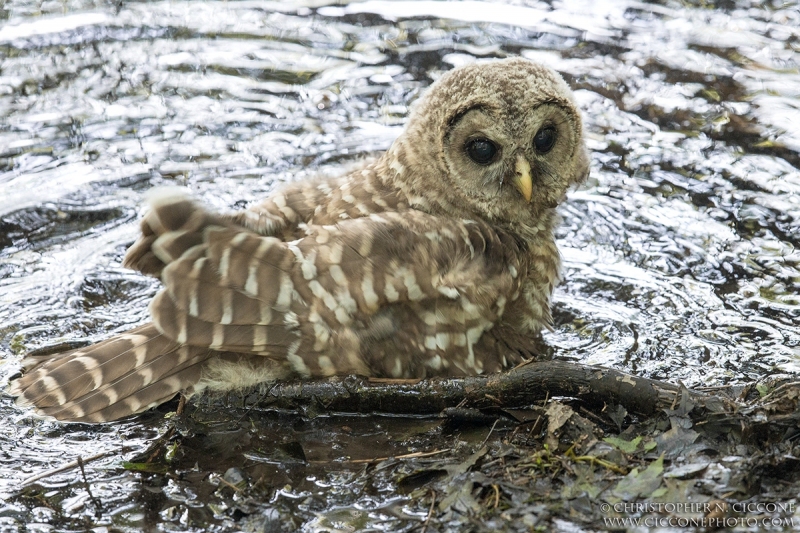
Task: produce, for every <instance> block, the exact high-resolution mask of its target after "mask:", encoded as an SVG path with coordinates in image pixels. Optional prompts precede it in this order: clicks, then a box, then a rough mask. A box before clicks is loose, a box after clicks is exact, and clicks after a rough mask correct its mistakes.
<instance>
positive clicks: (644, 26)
mask: <svg viewBox="0 0 800 533" xmlns="http://www.w3.org/2000/svg"><path fill="white" fill-rule="evenodd" d="M334 4H336V5H334ZM798 42H800V10H798V9H797V5H796V4H781V5H778V4H775V5H769V3H766V4H765V3H758V2H748V1H744V0H741V1H738V2H724V3H720V5H719V6H716V7H715V6H713V5H709V4H707V3H702V5H698V6H693V5H692V4H691V3H682V4H679V3H677V2H661V3H642V2H635V1H630V2H594V1H588V0H586V1H575V2H565V3H562V2H554V3H545V2H535V1H530V2H508V3H488V2H477V1H470V2H460V3H447V2H438V1H425V2H382V1H375V0H371V1H367V2H351V3H347V4H345V5H338V3H333V2H323V1H305V2H302V1H297V2H259V1H241V2H235V1H228V2H211V1H206V2H152V3H150V2H147V3H146V2H119V3H117V2H101V1H97V2H89V1H63V2H44V3H41V2H29V1H13V0H7V1H6V2H5V3H4V4H3V5H2V7H0V116H2V117H3V120H2V121H0V350H1V351H2V354H3V356H4V357H5V364H3V365H2V366H0V369H2V370H0V372H2V374H3V376H4V377H5V378H4V379H7V377H8V376H9V375H10V374H11V373H13V372H14V371H15V369H16V362H17V354H19V353H21V352H22V351H24V350H29V349H34V348H39V347H42V346H46V345H51V344H55V343H59V342H62V341H83V340H84V339H89V340H96V339H100V338H103V337H105V336H107V335H109V334H110V333H111V332H115V331H122V330H124V329H127V328H129V327H130V326H131V325H133V324H135V323H138V322H140V321H142V320H144V319H145V317H146V310H145V306H146V302H147V301H148V299H149V298H150V297H151V296H152V295H153V294H154V292H155V291H156V290H157V286H156V284H154V283H153V282H152V281H150V280H147V279H144V278H142V277H140V276H136V275H134V274H132V273H130V272H127V271H125V270H123V269H122V268H121V267H120V262H121V258H122V254H123V253H124V249H125V248H126V246H127V245H129V244H130V243H131V242H132V240H133V238H134V235H135V233H136V219H137V217H138V216H139V214H140V209H141V204H142V193H143V192H144V191H146V190H147V189H149V188H150V187H152V186H155V185H161V184H179V185H184V186H187V187H189V188H191V189H192V190H193V191H195V193H196V194H197V195H198V196H200V197H201V198H202V199H203V201H205V202H207V203H209V204H211V205H213V206H216V207H217V208H220V209H228V208H231V207H241V206H243V205H245V204H246V203H247V202H249V201H252V200H255V199H258V198H261V197H263V196H264V195H265V194H267V193H268V192H269V191H270V190H272V189H273V188H274V187H275V186H276V184H277V183H280V182H281V181H285V180H294V179H303V178H304V177H306V176H307V175H309V174H313V173H317V172H323V173H330V174H335V173H339V172H341V171H342V169H343V168H346V167H347V166H348V165H351V164H353V163H355V162H357V161H359V160H360V159H361V158H364V157H368V156H371V155H374V154H375V153H376V152H377V151H380V150H382V149H385V148H386V147H387V146H388V145H389V144H390V142H391V140H392V139H393V138H394V137H395V136H396V135H397V133H398V132H399V128H400V127H401V125H402V123H403V120H404V118H405V116H406V113H407V106H408V104H409V103H410V102H411V101H413V99H414V98H415V97H416V95H417V94H418V92H419V90H420V89H421V88H422V87H424V86H427V85H428V84H429V83H430V82H431V80H432V79H435V78H436V77H437V76H438V75H439V74H440V73H441V72H443V71H445V70H448V69H449V68H451V67H452V66H453V65H459V64H462V63H465V62H469V61H473V60H475V59H476V58H483V57H502V56H505V55H509V54H520V55H523V56H526V57H530V58H532V59H535V60H537V61H541V62H544V63H547V64H549V65H551V66H553V67H554V68H555V69H557V70H559V71H560V72H562V73H563V74H564V76H565V77H566V78H567V80H568V81H569V82H570V83H571V85H572V86H573V87H575V88H576V89H577V97H578V100H579V102H580V104H581V107H582V109H583V111H584V113H585V118H586V126H587V130H588V133H589V138H590V147H591V149H592V151H593V158H594V167H593V172H592V178H591V180H590V182H589V184H588V185H587V186H586V187H584V188H582V189H581V190H580V191H576V192H575V193H574V194H572V195H571V199H570V201H569V202H568V203H567V204H566V205H564V206H563V209H562V215H563V217H564V225H563V226H562V228H561V229H560V233H559V237H560V245H561V247H562V250H563V252H564V259H565V272H564V277H565V281H564V283H563V284H562V285H561V287H560V288H559V289H558V292H557V295H556V304H555V314H556V317H557V323H558V324H557V325H558V327H557V329H556V331H555V332H554V333H552V334H548V335H547V337H546V340H547V343H548V345H549V346H550V348H551V351H552V355H553V356H557V357H569V358H575V359H578V360H581V361H584V362H590V363H597V364H603V365H610V366H614V367H617V368H621V369H624V370H629V371H633V372H637V373H639V374H642V375H647V376H651V377H657V378H662V379H670V380H678V379H680V380H682V381H684V382H685V383H686V384H687V385H701V384H709V385H715V384H723V383H731V382H745V381H749V380H752V379H755V378H758V377H761V376H764V375H766V374H770V373H775V372H792V373H794V372H797V371H798V356H800V325H798V324H799V323H800V298H798V294H799V293H800V266H799V264H800V252H798V245H799V243H800V231H799V230H798V228H799V227H800V224H798V218H800V172H798V169H797V167H798V165H799V164H800V157H799V156H798V151H799V150H800V128H798V126H797V124H798V123H800V105H798V101H799V100H798V97H799V96H800V94H799V93H800V68H799V67H798V59H797V49H798ZM4 382H5V381H3V383H4ZM0 412H2V413H3V417H2V419H3V422H2V423H0V442H2V446H0V447H2V449H3V451H4V452H5V455H4V456H3V457H0V500H6V499H8V498H9V497H10V496H11V495H12V494H13V492H14V490H15V487H16V483H17V482H19V481H20V480H21V479H24V478H25V477H27V476H28V475H30V474H31V473H34V472H37V471H41V470H43V469H45V468H48V467H51V466H54V465H56V464H58V463H60V462H61V461H63V460H65V459H67V458H71V457H75V456H76V455H80V454H86V448H87V445H86V439H91V445H90V446H89V447H90V448H91V449H92V450H95V449H105V448H106V447H108V448H109V449H111V448H114V447H115V446H119V443H120V442H124V443H127V444H130V445H131V446H133V447H136V446H137V445H138V446H144V443H145V442H146V441H147V440H148V439H152V438H153V437H154V436H155V435H157V434H158V430H160V429H162V428H163V427H164V422H163V421H162V420H161V419H160V418H159V416H158V415H157V414H156V415H150V416H145V417H142V418H140V419H137V420H135V421H133V422H131V423H123V424H115V425H111V426H108V427H102V428H93V429H92V431H91V432H85V430H84V429H83V428H81V427H79V426H77V427H72V426H67V427H60V426H54V425H51V424H48V423H42V422H40V421H37V420H34V419H32V418H31V417H29V416H28V415H27V414H26V413H20V412H18V411H16V410H14V409H13V408H12V407H11V405H10V402H9V400H8V399H7V398H3V399H2V400H0ZM280 422H282V420H273V419H265V420H260V422H259V424H261V425H259V426H258V427H259V428H261V429H262V430H264V431H266V430H265V429H264V428H265V427H270V428H272V429H271V430H270V431H275V432H276V433H275V434H279V432H278V429H276V428H277V427H278V426H279V423H280ZM337 428H338V426H337V427H334V428H333V429H331V428H329V427H327V428H326V429H322V430H320V431H321V432H322V435H323V438H321V439H319V440H314V439H311V440H306V441H304V449H305V452H306V454H309V453H310V454H313V453H315V451H316V452H319V450H320V449H322V448H323V447H324V446H325V445H327V443H328V442H329V441H330V440H332V439H334V438H335V437H336V436H337V435H340V433H339V429H337ZM398 428H400V426H397V427H395V428H394V429H393V430H391V431H396V432H395V433H392V432H391V431H390V430H389V429H387V430H386V431H390V434H391V435H393V436H395V437H397V442H402V443H406V444H407V445H408V446H414V445H419V443H420V442H423V441H425V439H424V438H423V437H421V436H420V435H423V436H424V435H425V434H426V431H427V429H425V428H416V429H414V430H409V432H408V433H403V432H404V431H405V430H403V429H398ZM248 434H249V433H248ZM265 434H266V433H265ZM82 439H84V440H82ZM348 442H350V443H349V444H347V446H351V447H354V448H348V449H347V451H345V450H343V449H339V450H336V449H334V450H333V456H331V457H330V458H331V459H335V458H336V457H339V458H341V457H344V456H345V455H358V454H359V453H361V454H368V452H370V453H371V451H370V450H365V449H363V448H359V446H362V445H363V444H359V440H358V439H355V440H354V441H353V442H355V443H353V442H351V441H348ZM415 443H416V444H415ZM209 445H210V443H209V442H207V441H204V440H202V439H201V440H200V441H199V442H197V446H198V449H199V448H202V447H204V446H209ZM327 451H328V452H330V451H331V449H330V448H327ZM254 453H255V452H254ZM262 455H263V454H262ZM252 457H261V458H262V459H263V457H262V456H259V455H258V454H256V455H252ZM236 460H239V457H238V456H236ZM234 462H235V461H234ZM278 462H279V463H281V464H283V463H282V462H280V461H278ZM113 464H114V462H113V460H112V459H111V458H108V459H105V460H103V461H101V462H100V463H98V464H94V465H92V468H90V469H88V471H87V474H88V475H89V476H90V479H91V480H92V481H93V483H97V484H98V487H99V486H103V487H106V489H103V490H101V489H99V488H98V489H97V492H96V493H95V496H96V497H101V498H103V500H104V501H107V502H108V506H109V508H114V509H116V510H115V511H114V512H113V513H111V515H110V516H111V518H109V520H110V521H111V523H113V524H115V525H117V526H119V527H122V528H132V529H136V528H139V527H141V525H142V524H143V523H147V524H161V523H171V524H175V526H176V527H188V524H189V523H190V522H191V520H192V518H191V516H190V515H191V513H189V511H187V509H190V508H192V504H191V501H195V500H196V501H201V500H202V501H208V500H207V499H203V498H206V496H207V497H208V498H210V499H212V500H213V497H212V496H209V494H213V493H214V490H216V489H211V488H208V491H209V492H208V494H206V495H205V496H202V497H201V496H197V498H195V500H192V497H189V496H186V495H185V494H184V493H185V491H186V490H189V489H191V488H192V487H195V485H192V484H191V483H189V482H186V483H187V484H185V485H183V484H181V483H184V482H182V481H181V482H175V481H174V480H173V481H169V483H172V484H173V485H174V486H173V485H170V484H169V483H167V481H166V480H162V481H164V483H167V486H166V487H164V488H163V489H164V490H161V487H150V486H147V487H143V486H142V483H143V482H142V481H141V479H140V478H137V477H136V475H135V474H130V473H125V474H122V475H120V474H119V471H118V470H116V469H113V468H112V466H113ZM260 464H270V463H268V462H264V461H263V460H262V461H261V463H260ZM187 468H191V465H188V467H187ZM202 468H208V469H210V470H213V471H214V472H216V473H217V474H218V475H223V474H225V469H221V470H220V469H218V468H216V467H215V466H214V465H212V464H203V465H202ZM263 468H267V467H266V466H264V467H263ZM269 468H271V469H272V470H270V472H271V473H270V474H269V475H270V476H272V477H270V478H269V479H272V480H273V481H274V483H273V485H271V486H272V487H273V488H274V487H279V486H282V484H283V483H290V484H293V486H294V487H300V488H292V487H290V488H289V489H286V490H285V491H284V493H281V494H283V496H281V494H278V495H277V496H275V498H276V500H274V501H273V502H272V505H273V511H270V512H272V513H277V514H276V516H278V518H281V517H284V514H281V513H292V514H293V516H295V518H294V519H295V520H296V521H297V522H296V523H297V525H298V527H299V526H300V525H301V524H302V523H307V524H309V525H308V526H307V527H308V528H312V529H313V527H316V526H319V528H322V527H323V526H324V524H326V523H329V522H330V521H332V520H333V521H336V520H339V521H341V520H342V516H350V518H352V520H351V521H350V522H351V523H358V524H372V526H374V527H376V528H388V529H392V528H391V527H389V526H386V524H389V525H393V526H394V527H395V529H398V528H401V527H406V525H407V524H410V523H412V522H413V521H412V522H408V521H407V520H406V518H403V517H404V516H406V515H408V514H409V513H414V512H416V510H413V509H412V510H405V511H403V510H402V509H400V510H398V509H397V508H398V507H399V506H400V505H401V504H398V505H395V504H393V503H392V501H393V500H390V499H387V498H386V495H388V494H392V493H393V491H394V489H393V487H394V485H393V484H392V481H391V480H383V481H382V483H385V485H384V486H381V487H367V486H366V485H368V483H367V481H366V477H365V476H364V474H363V472H362V471H361V470H358V469H354V470H348V469H336V468H334V469H330V468H323V467H316V466H305V467H302V466H301V467H298V466H296V465H295V466H294V467H292V468H294V470H292V468H289V469H288V470H285V469H283V468H282V467H278V466H275V465H273V466H271V467H269ZM287 468H288V467H287ZM106 469H109V470H106ZM187 475H188V474H187ZM304 476H309V478H305V477H304ZM342 476H344V477H342ZM189 477H191V476H189ZM312 477H313V482H310V481H308V479H310V478H312ZM298 479H299V480H301V481H302V480H305V481H302V482H298ZM72 480H73V478H72V474H67V475H61V476H55V477H53V478H52V479H51V480H49V481H47V482H46V484H45V487H46V488H50V489H55V488H58V487H64V486H65V485H66V484H69V483H70V482H71V481H72ZM372 481H374V480H372ZM372 481H370V482H372ZM148 483H149V482H148ZM175 483H177V485H175ZM312 486H319V487H321V486H325V487H326V490H329V489H330V488H331V487H338V488H339V489H341V490H342V491H343V492H342V495H341V497H339V498H338V499H336V498H333V499H331V498H329V497H327V496H324V495H322V492H321V491H320V490H317V491H316V492H315V490H316V489H313V488H312ZM195 488H196V487H195ZM75 490H76V492H75V494H74V495H73V496H71V497H69V498H67V499H66V500H64V501H62V502H61V504H60V505H61V509H62V512H63V513H65V516H68V517H69V516H71V517H73V518H74V520H75V521H77V520H78V518H76V517H81V516H88V515H87V513H88V514H89V515H90V514H91V513H89V511H88V510H87V509H88V507H87V504H86V502H85V495H84V493H82V492H80V491H78V490H77V489H75ZM192 490H194V489H192ZM182 491H183V492H182ZM98 493H99V494H98ZM148 494H149V495H150V496H146V495H148ZM153 494H158V495H159V496H158V497H157V498H156V499H154V500H152V502H154V503H153V505H154V508H155V509H156V511H155V512H154V513H153V512H150V511H148V510H147V509H146V506H145V507H143V506H142V505H141V504H133V505H132V506H131V505H128V504H123V502H127V501H128V499H130V498H131V497H134V498H140V499H139V500H138V501H140V502H141V501H150V500H148V499H147V498H153V496H152V495H153ZM143 495H144V496H143ZM179 495H180V497H179ZM309 495H312V496H313V498H311V496H309ZM303 498H311V500H310V501H311V503H302V504H297V503H296V502H297V501H305V500H303ZM282 499H286V501H290V500H291V501H293V502H295V503H285V505H284V503H281V502H282V501H283V500H282ZM15 501H16V502H17V503H11V504H3V505H5V507H2V506H0V524H3V525H14V524H17V525H19V524H23V523H26V522H41V523H48V522H49V523H52V522H53V520H55V518H53V517H52V516H50V514H48V512H45V511H44V510H42V508H41V507H37V506H36V505H35V504H34V503H30V502H28V503H24V502H25V500H19V499H18V500H15ZM20 502H23V503H24V504H23V503H20ZM387 502H389V503H387ZM223 503H224V502H223ZM223 503H220V502H219V501H218V502H217V503H214V505H218V507H215V509H217V510H216V511H213V512H211V514H210V515H208V516H205V517H203V518H202V519H201V518H197V520H200V521H202V520H210V521H211V522H214V520H217V522H214V523H217V524H220V525H219V527H220V528H221V529H223V530H224V529H225V528H227V527H231V528H232V527H235V524H234V522H233V521H232V520H231V518H230V516H231V514H230V513H231V512H232V511H230V509H228V510H227V511H226V510H225V508H223V507H224V505H227V504H224V505H223ZM384 505H385V506H387V509H390V510H391V512H388V511H386V509H384V508H383V507H382V506H384ZM219 506H222V507H219ZM304 506H305V507H304ZM359 506H360V507H359ZM209 508H211V507H209ZM170 509H172V510H170ZM287 509H288V510H287ZM159 513H161V514H159ZM187 513H188V514H187ZM320 513H321V514H320ZM326 513H328V514H326ZM348 513H349V515H348ZM403 513H405V514H403ZM261 516H262V518H263V517H267V518H264V520H267V521H269V520H270V519H269V516H272V515H270V514H269V513H268V512H266V511H264V512H263V513H262V515H261ZM375 517H378V518H375ZM398 517H399V518H398ZM326 520H327V522H326ZM74 523H77V522H74ZM313 524H316V526H313V527H312V525H313ZM375 524H381V525H375ZM265 527H266V526H265ZM324 527H327V526H324Z"/></svg>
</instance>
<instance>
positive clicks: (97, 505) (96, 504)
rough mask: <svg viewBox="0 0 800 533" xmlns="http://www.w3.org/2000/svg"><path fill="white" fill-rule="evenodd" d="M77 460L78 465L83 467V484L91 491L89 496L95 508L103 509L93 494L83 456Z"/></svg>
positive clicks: (87, 490)
mask: <svg viewBox="0 0 800 533" xmlns="http://www.w3.org/2000/svg"><path fill="white" fill-rule="evenodd" d="M77 461H78V466H79V467H80V468H81V475H82V476H83V484H84V485H85V486H86V492H88V493H89V498H90V499H91V500H92V503H93V504H94V507H95V509H101V507H100V502H98V501H97V498H95V497H94V494H92V487H91V486H90V485H89V480H88V479H87V477H86V469H85V468H83V458H82V457H81V456H80V455H79V456H78V459H77Z"/></svg>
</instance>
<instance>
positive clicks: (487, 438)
mask: <svg viewBox="0 0 800 533" xmlns="http://www.w3.org/2000/svg"><path fill="white" fill-rule="evenodd" d="M498 422H500V419H499V418H498V419H497V420H495V421H494V424H492V429H490V430H489V434H488V435H486V438H485V439H483V442H482V443H481V445H480V448H483V447H484V446H486V443H487V442H488V440H489V437H491V436H492V432H493V431H494V428H495V426H496V425H497V423H498Z"/></svg>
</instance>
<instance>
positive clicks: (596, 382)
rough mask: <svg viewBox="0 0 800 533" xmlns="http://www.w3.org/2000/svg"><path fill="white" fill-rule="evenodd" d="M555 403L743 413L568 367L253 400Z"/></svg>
mask: <svg viewBox="0 0 800 533" xmlns="http://www.w3.org/2000/svg"><path fill="white" fill-rule="evenodd" d="M548 396H549V397H559V396H561V397H563V396H566V397H572V398H579V399H581V400H584V401H586V402H587V403H590V404H599V405H601V406H602V405H603V404H619V405H622V406H624V407H625V408H626V409H627V410H628V411H630V412H632V413H638V414H642V415H652V414H654V413H656V412H659V411H662V410H664V409H675V408H676V405H677V404H678V403H680V402H684V403H685V402H687V401H688V402H690V404H691V406H692V408H691V410H692V411H693V413H695V414H697V415H700V414H710V413H715V414H722V413H729V412H732V411H735V410H736V409H737V408H738V407H739V405H738V404H737V403H736V402H734V401H733V400H732V399H730V398H727V397H724V396H722V395H721V394H713V395H712V394H707V393H705V392H699V391H692V390H689V389H686V388H685V387H682V386H681V385H673V384H670V383H664V382H661V381H656V380H652V379H647V378H641V377H637V376H633V375H630V374H626V373H624V372H620V371H618V370H613V369H608V368H602V367H597V366H590V365H582V364H577V363H569V362H564V361H545V362H530V363H527V364H524V365H520V366H518V367H516V368H514V369H512V370H509V371H507V372H503V373H500V374H493V375H489V376H473V377H465V378H451V379H426V380H385V379H382V380H371V379H369V378H361V377H357V376H348V377H346V378H341V379H338V378H332V379H326V380H316V381H302V382H297V381H295V382H285V383H277V384H275V385H274V386H272V387H271V388H270V389H269V390H268V391H267V392H266V393H262V394H260V395H258V394H253V395H251V396H249V398H248V404H249V405H250V406H251V407H255V408H277V409H289V410H301V411H307V410H309V409H311V410H319V409H321V410H325V411H334V412H351V413H352V412H356V413H390V414H407V415H424V414H438V413H440V412H442V411H444V410H445V409H448V408H453V407H467V408H473V409H484V408H489V407H503V408H514V407H524V406H528V405H532V404H534V403H536V402H538V401H541V400H544V399H545V398H547V397H548Z"/></svg>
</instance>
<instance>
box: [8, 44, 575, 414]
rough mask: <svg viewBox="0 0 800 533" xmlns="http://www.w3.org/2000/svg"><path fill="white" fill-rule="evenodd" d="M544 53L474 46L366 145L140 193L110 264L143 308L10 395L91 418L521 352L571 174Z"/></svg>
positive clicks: (507, 361) (560, 97)
mask: <svg viewBox="0 0 800 533" xmlns="http://www.w3.org/2000/svg"><path fill="white" fill-rule="evenodd" d="M588 168H589V158H588V155H587V152H586V149H585V147H584V142H583V134H582V125H581V119H580V114H579V112H578V110H577V108H576V105H575V102H574V100H573V98H572V95H571V93H570V90H569V88H568V87H567V85H566V84H565V83H564V81H563V80H562V79H561V77H560V76H559V75H558V74H556V73H555V72H553V71H551V70H549V69H547V68H545V67H543V66H540V65H537V64H535V63H532V62H530V61H527V60H523V59H508V60H503V61H494V62H485V63H476V64H472V65H469V66H466V67H463V68H459V69H456V70H453V71H451V72H449V73H447V74H445V75H444V76H442V78H441V79H440V80H438V81H437V82H436V83H434V84H433V85H432V86H431V88H430V89H429V90H428V92H427V93H426V94H425V96H424V97H422V98H421V99H420V100H419V101H418V102H417V103H416V104H415V106H414V107H413V108H412V112H411V116H410V118H409V121H408V124H407V126H406V128H405V130H404V132H403V133H402V134H401V135H400V137H399V138H398V139H397V140H396V141H395V142H394V143H393V144H392V146H391V148H390V149H389V150H388V151H387V152H386V153H384V154H383V155H382V156H381V157H380V158H379V159H377V160H376V161H375V162H373V163H371V164H369V165H367V166H365V167H363V168H362V169H359V170H357V171H355V172H352V173H350V174H348V175H345V176H342V177H339V178H335V179H319V180H316V181H308V182H298V183H293V184H291V185H288V186H287V187H284V188H283V189H282V190H280V191H278V192H276V193H275V194H273V195H272V196H271V197H269V198H267V199H266V200H265V201H263V202H262V203H259V204H257V205H254V206H252V207H250V208H249V209H247V210H245V211H242V212H238V213H233V214H217V213H212V212H210V211H208V210H207V209H205V208H204V207H203V206H202V205H200V204H198V203H196V202H195V201H194V200H192V199H190V198H188V197H187V196H186V195H185V194H183V193H181V192H176V191H175V190H163V191H159V192H156V193H155V194H151V197H150V211H149V212H148V213H147V214H146V215H145V217H144V219H143V220H142V223H141V229H142V234H141V236H140V237H139V239H138V240H137V241H136V242H135V243H134V244H133V246H132V247H131V248H130V250H129V251H128V254H127V256H126V257H125V265H126V266H128V267H130V268H133V269H135V270H138V271H140V272H143V273H145V274H148V275H151V276H155V277H157V278H159V279H160V280H161V281H162V282H163V289H162V290H161V291H160V292H159V293H158V295H157V296H156V297H155V298H154V299H153V301H152V303H151V305H150V314H151V316H152V322H151V323H148V324H145V325H143V326H140V327H138V328H136V329H134V330H131V331H129V332H127V333H124V334H122V335H118V336H115V337H112V338H110V339H108V340H105V341H103V342H100V343H98V344H95V345H92V346H88V347H86V348H81V349H78V350H74V351H71V352H67V353H63V354H58V355H56V356H50V357H48V358H46V359H44V360H42V358H34V357H29V358H27V359H26V360H25V361H24V366H26V368H27V371H26V373H25V374H24V375H23V376H22V377H21V378H19V379H17V380H15V381H14V382H12V385H11V388H10V392H11V394H13V395H15V396H18V400H17V402H18V404H20V405H26V406H27V405H30V406H33V407H34V408H35V409H36V411H37V412H38V413H40V414H42V415H45V416H50V417H55V418H56V419H60V420H72V421H82V422H103V421H108V420H114V419H117V418H120V417H122V416H126V415H130V414H133V413H138V412H141V411H143V410H145V409H147V408H149V407H152V406H155V405H158V404H160V403H162V402H164V401H166V400H168V399H170V398H171V397H173V396H174V395H175V394H176V393H177V392H180V391H183V392H185V393H187V394H194V393H197V392H200V391H202V390H205V389H209V390H231V389H235V388H240V387H247V386H251V385H254V384H257V383H261V382H269V381H274V380H276V379H281V378H288V377H293V376H294V377H303V378H309V377H323V376H335V375H346V374H352V373H356V374H361V375H365V376H379V377H390V378H424V377H429V376H464V375H471V374H480V373H486V372H494V371H498V370H501V369H503V368H504V367H507V366H509V365H513V364H516V363H518V362H519V361H520V360H522V359H523V358H524V357H526V356H528V355H529V354H530V350H531V345H532V339H533V336H534V335H535V334H536V333H537V332H538V330H539V329H540V328H541V327H542V326H545V327H547V326H549V323H550V296H551V293H552V291H553V287H554V285H555V284H556V283H557V281H558V276H559V275H558V271H559V255H558V251H557V249H556V246H555V241H554V238H553V228H554V225H555V223H556V220H557V217H556V214H555V207H556V206H557V204H558V203H559V202H560V201H561V200H562V199H563V198H564V195H565V193H566V191H567V189H568V188H569V187H570V186H572V185H574V184H577V183H580V182H581V181H582V180H584V179H585V178H586V176H587V173H588Z"/></svg>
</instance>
